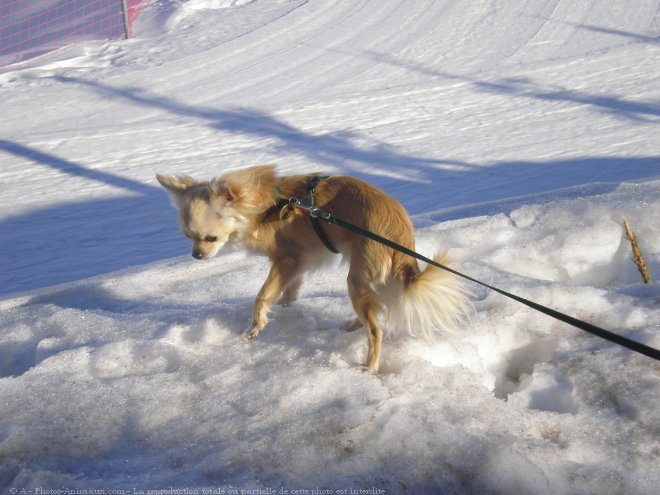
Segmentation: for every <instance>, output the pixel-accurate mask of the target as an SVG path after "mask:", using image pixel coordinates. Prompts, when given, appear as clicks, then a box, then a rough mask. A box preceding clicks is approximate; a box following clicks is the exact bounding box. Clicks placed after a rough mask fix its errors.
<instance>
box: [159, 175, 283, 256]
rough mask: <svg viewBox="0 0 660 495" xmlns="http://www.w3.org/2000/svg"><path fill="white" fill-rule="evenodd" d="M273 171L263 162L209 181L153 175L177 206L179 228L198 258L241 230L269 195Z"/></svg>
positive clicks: (210, 253)
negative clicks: (191, 242)
mask: <svg viewBox="0 0 660 495" xmlns="http://www.w3.org/2000/svg"><path fill="white" fill-rule="evenodd" d="M274 171H275V167H274V166H272V165H263V166H258V167H251V168H247V169H244V170H239V171H237V172H230V173H227V174H225V175H223V176H222V177H216V178H215V179H213V180H211V181H198V180H196V179H193V178H192V177H190V176H178V177H171V176H167V175H160V174H158V175H156V179H157V180H158V182H159V183H160V184H161V185H162V186H163V187H164V188H165V189H166V190H167V191H168V192H169V193H170V195H171V197H172V202H173V203H174V206H175V207H176V208H177V209H178V210H179V225H180V227H181V231H182V232H183V234H184V235H185V236H186V237H188V238H190V239H191V240H192V241H193V248H192V255H193V257H194V258H197V259H200V260H201V259H208V258H212V257H213V256H215V255H216V254H217V253H218V251H219V250H220V248H221V247H222V246H224V245H225V243H227V241H230V240H233V239H234V238H236V237H238V236H240V235H241V234H243V233H244V231H245V228H246V226H247V225H248V223H249V220H250V218H251V216H252V215H254V214H255V213H257V212H258V211H260V209H262V208H263V205H264V204H267V202H268V197H269V196H270V198H272V190H273V181H274V178H275V175H274Z"/></svg>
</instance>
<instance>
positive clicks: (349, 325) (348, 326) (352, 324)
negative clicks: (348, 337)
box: [341, 318, 362, 332]
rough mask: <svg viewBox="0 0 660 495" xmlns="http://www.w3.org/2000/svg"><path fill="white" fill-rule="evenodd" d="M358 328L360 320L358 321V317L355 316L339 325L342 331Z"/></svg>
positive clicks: (360, 326) (352, 330) (353, 330)
mask: <svg viewBox="0 0 660 495" xmlns="http://www.w3.org/2000/svg"><path fill="white" fill-rule="evenodd" d="M360 328H362V322H361V321H360V319H359V318H355V319H354V320H349V321H347V322H346V323H344V324H343V325H342V326H341V329H342V330H343V331H344V332H355V331H356V330H358V329H360Z"/></svg>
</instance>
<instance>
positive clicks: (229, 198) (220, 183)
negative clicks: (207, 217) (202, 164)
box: [209, 177, 240, 203]
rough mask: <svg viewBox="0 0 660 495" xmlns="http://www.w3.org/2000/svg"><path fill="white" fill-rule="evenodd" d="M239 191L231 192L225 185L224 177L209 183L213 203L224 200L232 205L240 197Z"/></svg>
mask: <svg viewBox="0 0 660 495" xmlns="http://www.w3.org/2000/svg"><path fill="white" fill-rule="evenodd" d="M239 193H240V191H239V190H238V189H234V190H231V189H230V188H229V185H228V184H226V183H225V181H224V177H215V178H214V179H211V182H209V197H210V198H211V201H218V200H223V201H224V202H225V203H232V202H233V201H234V200H236V198H237V197H238V195H239Z"/></svg>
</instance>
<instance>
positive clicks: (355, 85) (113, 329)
mask: <svg viewBox="0 0 660 495" xmlns="http://www.w3.org/2000/svg"><path fill="white" fill-rule="evenodd" d="M659 12H660V1H658V0H639V1H636V2H635V3H634V5H631V4H630V2H626V1H624V0H607V1H595V0H581V1H577V2H576V1H569V0H553V1H550V2H549V1H546V0H527V1H525V2H506V1H504V0H482V1H480V2H470V4H469V5H467V3H462V2H450V1H424V0H414V1H411V0H408V1H405V2H404V1H403V0H391V1H387V2H379V1H375V0H371V1H370V0H364V1H360V2H356V1H351V0H339V1H335V2H324V1H321V0H270V1H266V0H252V1H240V0H235V1H219V0H189V1H187V2H186V1H181V0H152V1H151V2H150V5H149V7H147V10H145V12H144V13H143V14H142V16H141V17H140V18H139V19H138V22H137V25H136V38H134V39H131V40H128V41H121V42H119V41H118V42H108V43H88V44H84V45H82V46H79V47H76V48H74V49H72V50H71V51H68V52H65V53H61V52H60V53H58V54H56V55H54V56H53V57H52V58H51V59H50V60H47V61H46V63H42V64H41V65H35V66H32V67H25V68H21V69H20V70H18V69H17V70H13V71H7V72H5V73H2V74H0V102H2V103H1V107H2V120H1V122H2V123H1V124H0V126H1V129H2V132H1V136H0V180H1V182H2V184H3V202H2V209H1V210H0V239H2V242H1V243H0V259H1V262H0V297H1V298H2V299H1V300H0V329H1V330H0V490H1V493H3V494H5V493H7V494H11V495H16V494H18V493H26V494H30V495H38V494H39V493H42V494H43V493H45V492H46V491H47V490H62V492H60V493H64V491H66V490H69V493H71V491H72V490H105V492H104V493H110V491H111V490H114V493H130V494H131V495H135V494H136V493H140V492H144V493H145V494H146V492H147V490H158V489H164V490H169V491H168V492H164V493H176V492H177V491H179V493H183V492H184V491H185V490H188V491H189V492H190V493H193V492H194V491H195V490H199V492H200V493H201V491H202V489H211V490H214V491H215V492H216V493H222V492H223V491H224V493H232V492H236V493H241V492H243V493H248V492H250V493H268V490H271V491H270V493H276V492H278V493H285V492H287V493H294V492H296V491H298V492H299V493H305V492H306V491H307V493H310V494H311V493H312V491H313V490H317V492H318V491H322V490H327V491H328V493H333V494H338V493H356V491H357V493H359V490H364V491H369V490H371V492H372V493H373V492H376V493H377V492H378V491H384V492H386V493H393V494H398V493H447V494H459V493H493V494H494V493H535V494H557V493H566V494H569V493H570V494H591V493H601V494H621V493H626V494H655V493H657V487H658V486H660V366H659V365H658V363H656V362H654V361H653V360H651V359H649V358H647V357H644V356H641V355H637V354H635V353H632V352H630V351H628V350H626V349H623V348H620V347H618V346H616V345H613V344H609V343H607V342H605V341H602V340H600V339H598V338H596V337H593V336H591V335H588V334H586V333H583V332H581V331H579V330H577V329H573V328H571V327H568V326H566V325H564V324H562V323H559V322H557V321H554V320H552V319H550V318H548V317H546V316H543V315H540V314H537V313H535V312H533V311H532V310H530V309H528V308H525V307H524V306H521V305H519V304H518V303H516V302H514V301H509V300H507V299H505V298H503V297H502V296H500V295H497V294H494V293H491V292H488V291H487V290H486V289H483V288H480V287H478V286H470V287H469V289H470V290H472V291H473V292H474V297H473V301H474V306H475V309H474V312H473V314H472V315H471V317H470V321H469V322H468V323H467V324H466V326H465V328H464V330H463V332H462V333H457V334H448V335H446V336H444V338H443V339H442V341H441V342H439V343H438V344H437V345H435V346H428V345H425V344H423V343H422V342H418V341H414V340H411V339H409V338H400V339H389V340H388V341H387V342H386V343H385V345H384V348H383V355H382V365H381V368H382V372H381V373H380V374H379V375H378V376H373V375H370V374H368V373H365V372H363V371H362V369H361V365H362V364H363V363H364V362H365V360H366V338H365V337H364V335H362V333H361V332H354V333H344V332H342V331H340V330H339V327H340V326H341V325H342V324H343V323H344V322H345V321H346V320H347V319H349V318H350V317H351V308H350V302H349V300H348V298H347V295H346V290H345V282H344V278H345V268H344V267H342V266H341V265H339V266H338V267H337V268H336V269H330V270H326V271H321V272H318V273H317V274H315V275H314V276H313V277H310V278H309V279H308V280H307V281H306V285H305V286H304V290H303V294H302V297H301V299H300V300H299V301H298V302H297V303H296V304H294V305H292V306H288V307H278V308H276V309H275V310H274V311H273V312H272V315H271V322H270V324H269V326H268V327H267V328H266V330H265V331H264V332H263V333H262V334H261V335H260V336H259V338H258V339H256V340H255V341H253V342H251V343H250V344H245V343H243V342H242V341H241V339H240V334H241V331H242V330H244V329H245V327H246V326H247V323H248V319H249V315H250V308H251V305H252V301H253V298H254V296H255V295H256V292H257V291H258V289H259V287H260V284H261V283H262V282H263V280H264V279H265V276H266V274H267V271H268V263H267V261H266V260H265V259H262V258H259V257H254V256H252V255H249V254H246V253H244V252H242V251H237V250H232V249H226V250H224V251H222V252H221V253H220V254H219V255H218V257H216V258H215V259H213V260H209V261H206V262H200V261H196V260H193V259H192V258H191V257H190V255H189V250H190V246H189V243H188V241H187V240H186V239H185V238H184V237H183V236H181V235H180V233H179V232H178V226H177V224H176V215H175V212H174V211H173V209H172V208H171V206H170V205H169V202H168V198H167V195H166V194H165V192H164V191H162V190H161V189H160V188H159V187H158V186H157V183H156V181H155V179H154V175H155V173H156V172H164V173H176V174H190V175H194V176H198V177H211V176H213V175H217V174H220V173H222V172H224V171H226V170H229V169H236V168H240V167H243V166H248V165H252V164H256V163H277V164H278V165H279V170H280V172H281V173H283V174H286V173H299V172H307V171H325V172H327V173H331V174H350V175H355V176H357V177H360V178H362V179H365V180H369V181H370V182H372V183H374V184H376V185H378V186H379V187H381V188H382V189H384V190H385V191H387V192H388V193H389V194H391V195H393V196H395V197H396V198H398V199H399V200H400V201H401V202H402V203H403V204H404V205H405V206H406V208H407V209H408V210H409V212H410V213H411V215H412V218H413V221H414V223H415V225H416V228H417V239H418V250H419V251H420V252H421V253H422V254H425V255H427V256H428V255H431V254H433V252H434V251H436V250H437V249H442V248H445V249H449V251H450V254H451V256H452V257H453V258H454V259H455V260H457V263H458V268H460V269H461V270H462V271H464V272H466V273H468V274H470V275H471V276H473V277H475V278H478V279H481V280H484V281H485V282H487V283H492V284H494V285H497V286H498V287H501V288H502V289H504V290H507V291H511V292H514V293H516V294H519V295H521V296H523V297H527V298H529V299H532V300H534V301H537V302H539V303H541V304H546V305H549V306H551V307H553V308H556V309H558V310H560V311H563V312H566V313H568V314H571V315H572V316H575V317H578V318H582V319H585V320H588V321H591V322H593V323H594V324H596V325H599V326H602V327H604V328H607V329H610V330H612V331H615V332H617V333H620V334H622V335H625V336H627V337H629V338H632V339H634V340H637V341H639V342H643V343H645V344H647V345H650V346H653V347H655V348H660V306H659V305H658V302H659V301H660V289H659V286H658V284H657V283H653V284H649V285H644V284H642V283H641V277H640V275H639V273H638V272H637V269H636V267H635V265H634V264H633V263H632V261H631V257H632V254H631V251H630V247H629V244H628V241H627V240H626V239H625V236H624V234H623V228H622V218H623V217H624V216H625V217H626V218H628V219H629V221H630V223H631V225H632V228H633V230H634V231H635V233H636V235H637V236H638V239H639V241H640V244H641V247H642V250H643V252H644V255H645V257H646V260H647V262H648V264H649V269H650V271H651V273H652V274H653V275H655V277H656V278H657V277H658V276H660V275H659V274H660V227H659V226H658V223H657V218H659V217H660V200H659V199H658V198H660V138H659V137H658V132H657V127H658V124H659V123H660V72H658V70H657V60H658V57H659V56H660V13H659ZM22 490H25V491H22ZM351 490H355V491H353V492H351ZM51 493H55V492H54V491H53V492H51ZM81 493H82V492H81ZM88 493H89V492H88ZM99 493H100V492H99Z"/></svg>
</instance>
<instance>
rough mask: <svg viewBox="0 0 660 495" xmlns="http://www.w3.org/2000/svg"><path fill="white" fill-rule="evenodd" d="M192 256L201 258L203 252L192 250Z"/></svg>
mask: <svg viewBox="0 0 660 495" xmlns="http://www.w3.org/2000/svg"><path fill="white" fill-rule="evenodd" d="M192 255H193V258H195V259H198V260H201V259H202V258H203V257H204V254H203V253H202V252H200V251H193V252H192Z"/></svg>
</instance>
